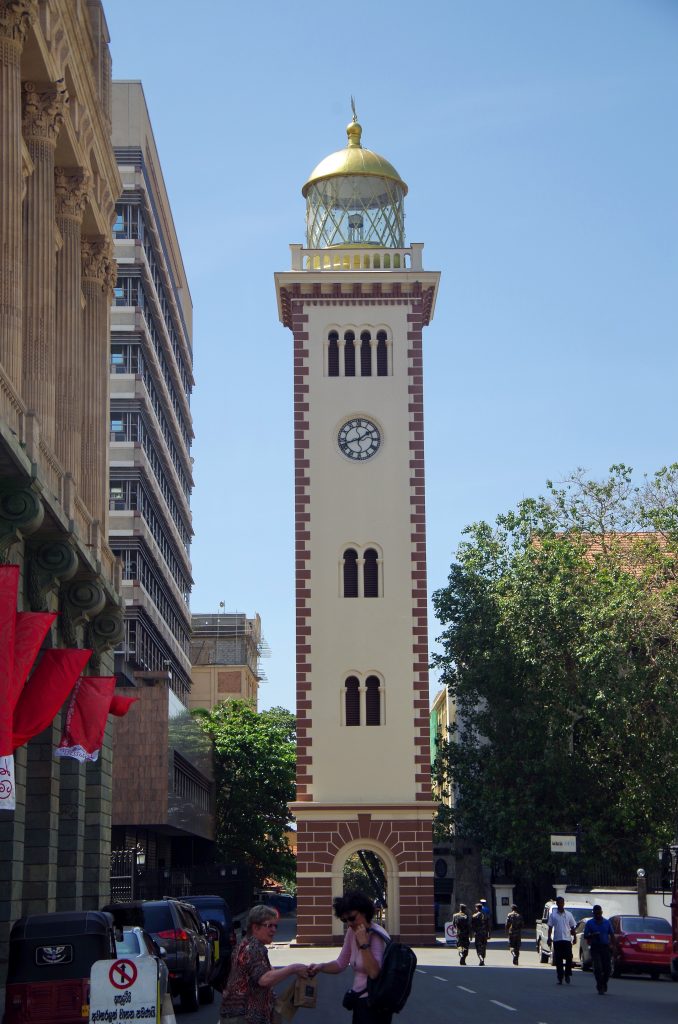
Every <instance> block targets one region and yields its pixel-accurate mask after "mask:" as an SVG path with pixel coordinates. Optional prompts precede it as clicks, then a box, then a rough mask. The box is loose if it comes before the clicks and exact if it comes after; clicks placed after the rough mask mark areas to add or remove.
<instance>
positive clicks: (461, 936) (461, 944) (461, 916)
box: [452, 903, 471, 967]
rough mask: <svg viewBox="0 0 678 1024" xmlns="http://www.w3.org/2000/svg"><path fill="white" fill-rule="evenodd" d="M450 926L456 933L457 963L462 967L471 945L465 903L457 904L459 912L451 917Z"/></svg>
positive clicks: (468, 919)
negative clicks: (452, 926)
mask: <svg viewBox="0 0 678 1024" xmlns="http://www.w3.org/2000/svg"><path fill="white" fill-rule="evenodd" d="M452 924H453V925H454V929H455V931H456V933H457V949H458V950H459V963H460V965H461V966H462V967H463V966H464V964H465V963H466V957H467V956H468V951H469V946H470V945H471V917H470V915H469V912H468V910H467V909H466V904H465V903H460V904H459V910H458V912H457V913H456V914H454V915H453V917H452Z"/></svg>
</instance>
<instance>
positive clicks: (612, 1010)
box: [177, 921, 678, 1024]
mask: <svg viewBox="0 0 678 1024" xmlns="http://www.w3.org/2000/svg"><path fill="white" fill-rule="evenodd" d="M281 924H283V926H284V925H286V924H287V921H284V922H281ZM281 930H282V929H281ZM415 951H416V954H417V959H418V968H417V974H416V976H415V982H414V986H413V989H412V994H411V996H410V999H409V1001H408V1003H407V1005H406V1007H405V1009H404V1010H403V1012H402V1013H401V1014H399V1015H397V1016H395V1017H394V1024H451V1022H454V1024H477V1022H478V1021H479V1020H480V1021H482V1022H483V1024H504V1022H506V1024H510V1022H511V1021H512V1020H513V1021H519V1022H520V1024H572V1022H573V1021H575V1022H576V1021H577V1020H583V1019H584V1018H590V1017H591V1015H592V1014H595V1019H596V1024H608V1022H609V1024H662V1022H664V1021H666V1022H669V1021H670V1022H671V1024H673V1022H674V1021H675V1020H676V1010H677V1008H678V985H674V984H673V983H672V982H671V981H670V980H669V979H668V976H662V977H661V979H660V980H659V981H651V980H650V978H649V977H647V976H642V975H639V976H637V977H636V976H633V975H629V976H626V977H623V978H619V979H611V980H610V984H609V990H608V992H607V994H606V995H605V996H599V995H598V994H597V992H596V987H595V981H594V979H593V975H592V974H590V973H588V972H587V973H583V972H582V971H581V970H579V969H578V968H577V969H576V970H575V972H574V975H573V977H572V984H571V985H569V986H567V985H562V986H561V985H557V984H556V974H555V970H554V968H553V967H549V966H548V965H545V964H539V963H538V962H537V954H536V952H535V949H534V941H533V940H527V941H526V942H524V943H523V951H522V953H521V961H522V962H521V964H520V966H518V967H514V966H513V965H512V963H511V959H510V956H509V953H508V950H507V949H506V942H505V940H504V939H503V938H501V937H496V938H494V939H492V941H491V942H490V944H489V947H488V956H487V963H486V965H485V967H482V968H481V967H479V966H478V965H477V960H476V957H475V954H474V952H473V950H471V954H470V956H469V959H468V964H467V966H466V967H460V966H459V963H458V957H457V953H456V950H454V949H450V948H447V947H445V946H443V945H439V946H437V947H435V948H425V949H416V950H415ZM337 952H338V950H337V949H336V948H334V949H318V948H312V949H311V948H308V947H303V948H302V947H294V946H290V945H289V944H288V943H286V942H279V943H275V944H274V945H273V946H272V947H271V950H270V959H271V963H272V964H273V965H274V966H283V965H284V964H287V963H291V962H293V961H301V962H308V963H310V962H313V961H318V962H321V961H324V960H329V959H332V958H333V957H335V956H336V955H337ZM350 980H351V972H350V969H349V970H347V971H346V972H345V973H344V974H340V975H325V974H323V975H320V976H319V986H318V1006H317V1008H316V1011H315V1013H316V1014H318V1016H317V1017H316V1018H314V1015H313V1014H314V1011H312V1010H299V1016H298V1017H297V1018H295V1020H296V1022H298V1024H312V1022H313V1020H314V1019H315V1020H320V1017H322V1024H349V1022H350V1016H349V1014H348V1013H347V1012H346V1010H344V1009H342V1006H341V999H342V995H343V993H344V992H345V990H346V989H347V988H349V987H350ZM218 1018H219V1004H218V1001H217V1000H215V1002H214V1004H213V1006H206V1007H203V1008H201V1009H200V1010H199V1011H198V1012H197V1013H194V1014H190V1015H189V1014H186V1015H183V1014H177V1019H178V1020H179V1019H182V1020H185V1021H186V1024H189V1020H190V1021H191V1024H217V1022H218Z"/></svg>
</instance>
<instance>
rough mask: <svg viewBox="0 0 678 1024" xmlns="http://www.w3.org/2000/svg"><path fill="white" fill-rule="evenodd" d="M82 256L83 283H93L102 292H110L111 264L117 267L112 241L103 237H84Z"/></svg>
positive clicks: (81, 248)
mask: <svg viewBox="0 0 678 1024" xmlns="http://www.w3.org/2000/svg"><path fill="white" fill-rule="evenodd" d="M80 254H81V259H82V279H83V281H93V282H94V283H95V284H97V285H99V286H100V287H101V289H102V291H105V290H109V283H108V282H109V277H110V268H111V264H113V266H114V267H115V260H114V259H113V243H112V241H111V239H110V238H105V237H104V236H103V235H94V236H83V238H82V239H81V242H80ZM114 284H115V282H114Z"/></svg>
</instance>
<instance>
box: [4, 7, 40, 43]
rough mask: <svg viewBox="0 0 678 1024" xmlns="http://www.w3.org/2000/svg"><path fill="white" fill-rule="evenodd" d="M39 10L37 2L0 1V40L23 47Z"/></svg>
mask: <svg viewBox="0 0 678 1024" xmlns="http://www.w3.org/2000/svg"><path fill="white" fill-rule="evenodd" d="M37 9H38V5H37V3H36V0H0V39H5V40H10V41H11V42H13V43H15V44H16V45H17V46H18V47H22V46H23V45H24V42H25V40H26V33H27V32H28V29H29V28H30V25H31V22H32V21H33V19H34V18H35V15H36V12H37Z"/></svg>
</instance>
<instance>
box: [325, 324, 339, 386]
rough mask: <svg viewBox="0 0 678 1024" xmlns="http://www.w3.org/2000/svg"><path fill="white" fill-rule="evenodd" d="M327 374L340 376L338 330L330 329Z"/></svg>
mask: <svg viewBox="0 0 678 1024" xmlns="http://www.w3.org/2000/svg"><path fill="white" fill-rule="evenodd" d="M327 375H328V377H338V376H339V335H338V334H337V332H336V331H330V333H329V337H328V345H327Z"/></svg>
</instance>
